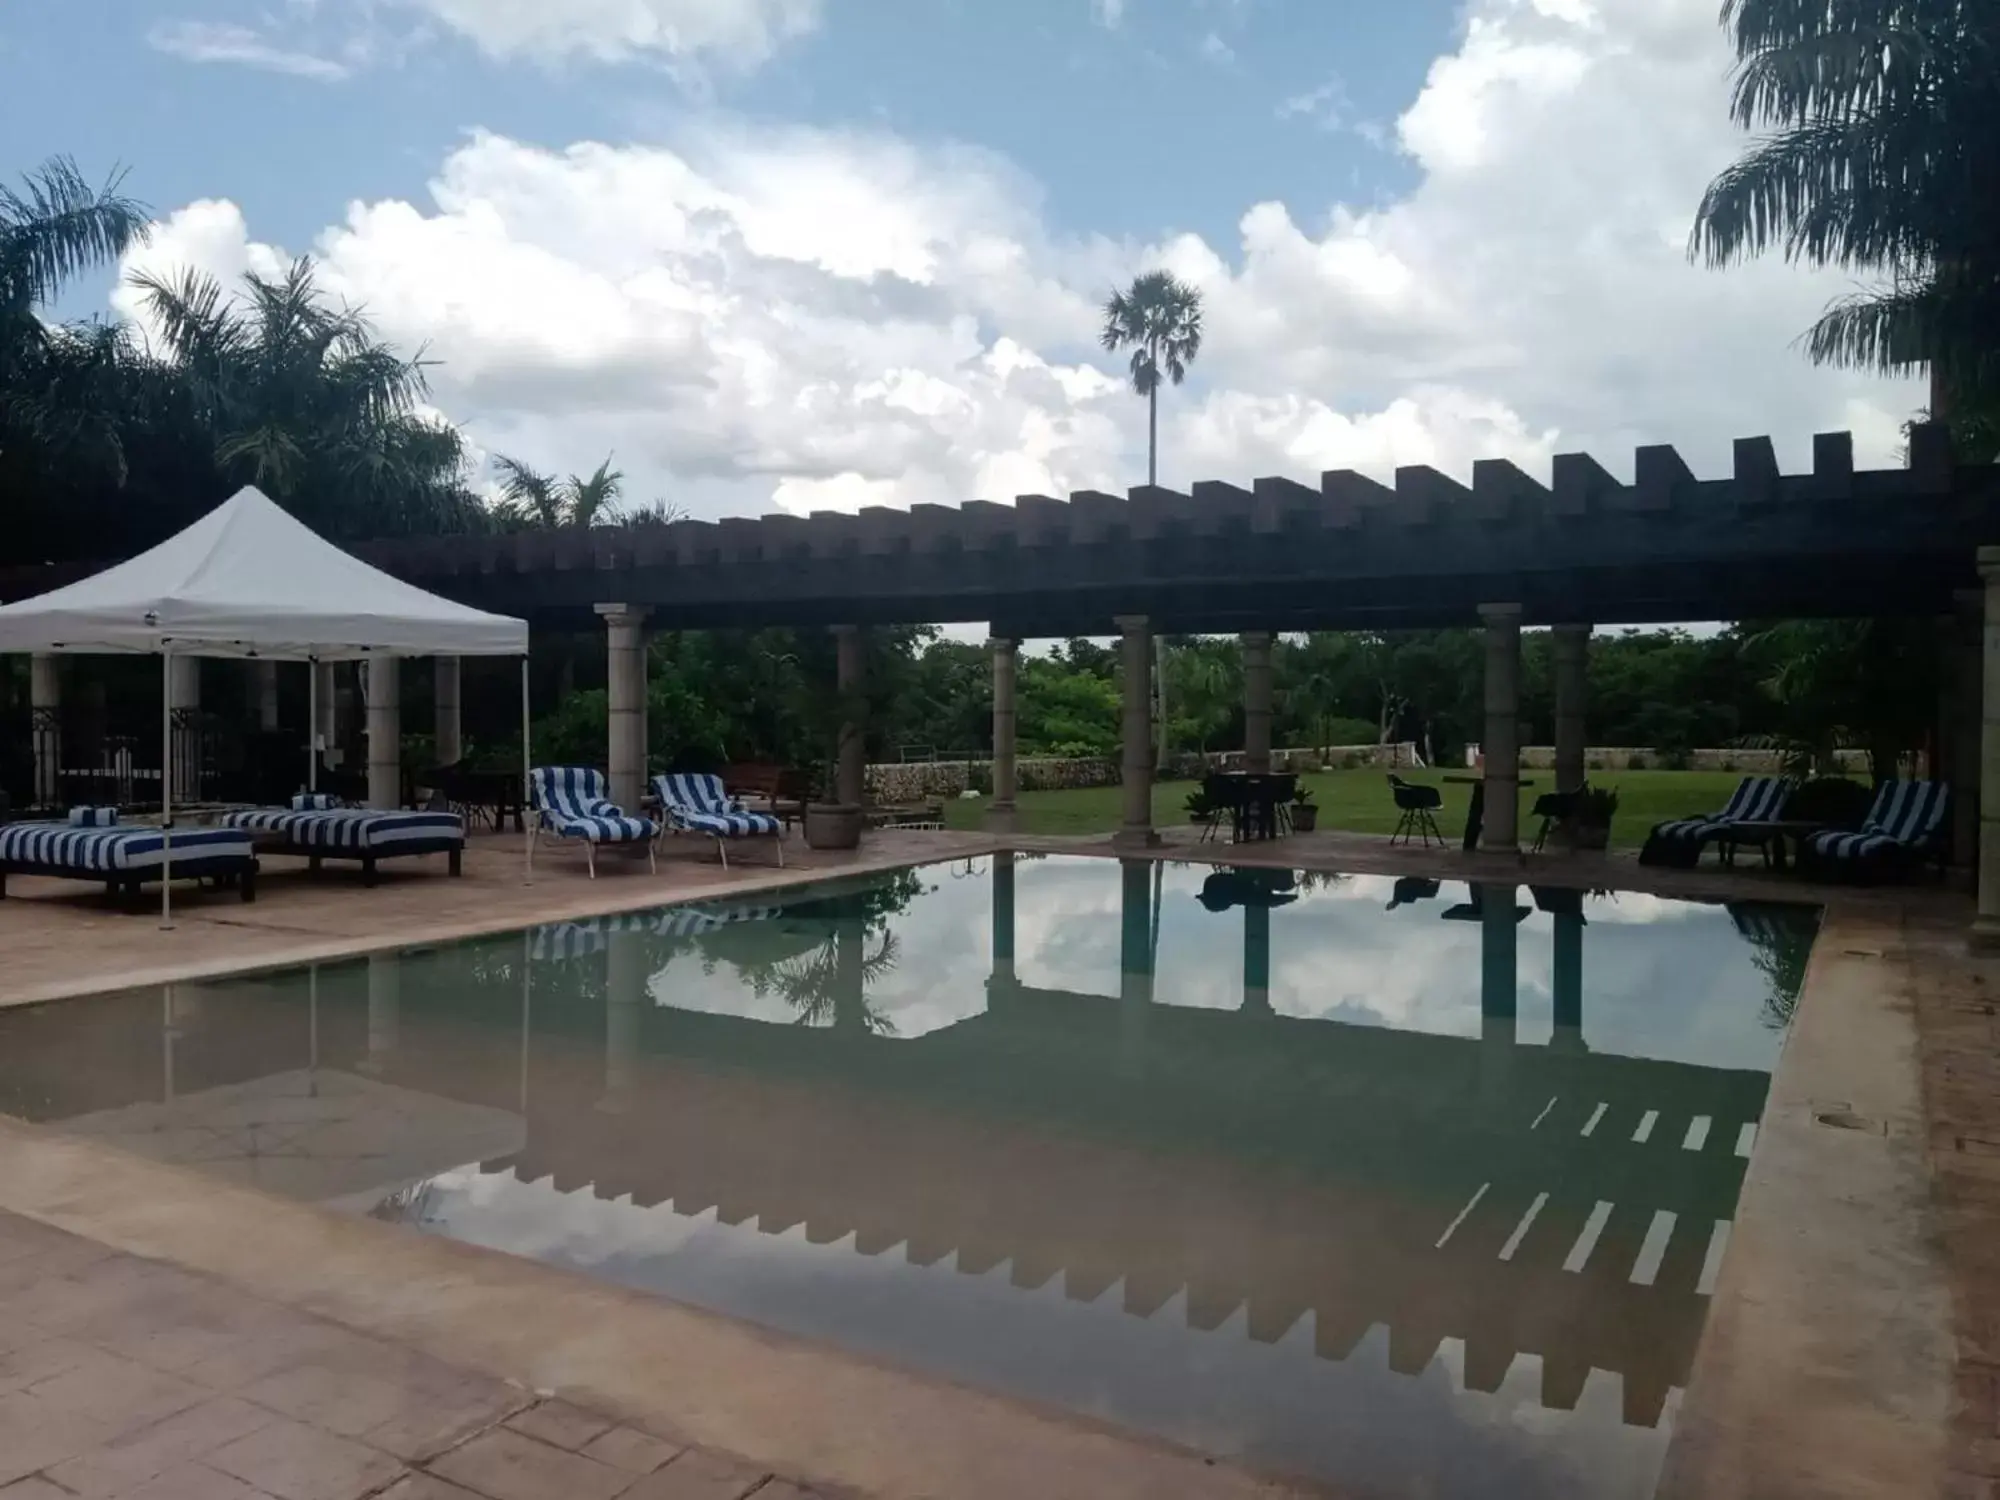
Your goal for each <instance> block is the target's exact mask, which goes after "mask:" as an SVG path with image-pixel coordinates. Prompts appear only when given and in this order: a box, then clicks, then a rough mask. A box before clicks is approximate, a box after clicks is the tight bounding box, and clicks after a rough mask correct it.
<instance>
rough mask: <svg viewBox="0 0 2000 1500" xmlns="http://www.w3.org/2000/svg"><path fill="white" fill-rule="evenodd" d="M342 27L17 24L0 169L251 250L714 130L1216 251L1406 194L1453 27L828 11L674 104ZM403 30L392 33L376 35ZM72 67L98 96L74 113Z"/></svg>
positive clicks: (91, 6)
mask: <svg viewBox="0 0 2000 1500" xmlns="http://www.w3.org/2000/svg"><path fill="white" fill-rule="evenodd" d="M336 10H337V0H322V3H321V4H320V5H318V6H316V7H311V8H307V7H296V6H291V7H288V6H287V5H285V4H284V3H282V0H280V3H276V4H274V3H269V0H266V3H258V0H64V3H62V4H51V5H34V6H18V7H14V8H10V9H9V11H8V12H7V13H6V14H5V15H4V16H0V88H4V91H5V93H6V94H7V95H8V96H9V97H10V99H12V100H13V101H14V103H13V106H12V107H10V108H9V109H8V110H7V112H6V118H5V120H4V122H0V160H4V162H5V163H6V164H8V165H9V166H11V167H12V168H13V169H15V170H19V169H21V168H23V167H25V166H27V165H30V164H32V163H34V162H37V161H40V160H42V159H43V158H45V157H48V156H51V155H54V154H56V153H65V154H68V155H70V156H73V157H75V158H76V159H77V160H78V161H79V163H80V164H82V165H83V166H84V167H85V168H86V170H87V171H88V172H90V173H91V174H92V175H99V174H102V173H105V172H108V171H109V170H110V168H111V167H112V165H113V164H123V165H124V166H125V167H126V168H127V169H128V170H129V172H130V176H129V179H128V183H129V187H130V190H131V191H132V192H133V193H134V194H135V195H137V196H139V197H140V198H141V199H142V200H144V201H145V202H147V203H148V204H151V205H153V206H155V207H162V208H164V207H170V206H173V205H177V204H180V203H184V202H186V201H188V200H190V199H195V198H206V197H223V198H229V199H232V200H234V201H236V202H238V203H240V204H242V205H243V207H244V208H245V210H246V211H247V212H248V213H249V214H250V215H251V216H252V217H253V219H254V220H255V222H256V224H257V226H258V229H259V231H260V233H262V234H264V235H266V236H268V237H270V238H272V239H274V240H276V241H278V242H281V243H285V244H288V245H303V244H305V243H307V242H308V241H309V240H310V238H311V237H312V235H313V234H315V233H316V232H317V231H318V230H319V229H320V227H321V226H323V225H325V224H327V223H329V222H331V221H333V220H335V219H337V218H338V217H339V216H340V215H341V213H342V212H343V211H344V209H345V207H346V205H347V203H348V201H349V200H350V199H353V198H380V197H401V198H416V197H420V196H421V195H422V193H423V190H424V185H425V183H426V181H427V180H428V179H429V177H430V175H431V174H432V172H433V171H434V170H435V169H436V166H437V163H438V161H439V160H440V159H442V158H443V156H444V155H445V153H446V152H447V151H449V150H450V149H451V147H452V146H453V145H454V144H455V143H456V142H457V141H459V140H460V139H461V138H462V137H463V136H464V134H465V133H466V132H467V131H468V130H471V129H473V128H475V127H477V128H484V129H488V130H493V131H497V132H500V133H502V134H505V135H509V136H511V137H514V138H516V139H519V140H523V141H529V142H535V143H539V144H542V145H547V146H562V145H566V144H568V143H570V142H573V141H577V140H584V139H590V140H600V141H607V142H626V141H633V140H642V141H643V140H655V139H672V138H673V137H674V135H675V133H676V131H677V130H678V129H679V128H680V126H681V125H683V124H684V123H685V122H686V120H687V119H688V118H689V117H690V116H691V115H694V114H706V113H708V112H710V111H711V110H714V109H717V108H721V109H726V110H731V111H736V112H741V113H743V114H746V115H752V116H770V117H778V118H785V119H792V120H799V121H805V122H810V123H815V124H825V125H863V126H886V127H888V128H891V129H894V130H897V131H899V132H903V133H907V134H910V135H913V136H917V137H922V138H939V137H951V138H956V139H959V140H963V141H967V142H971V143H976V144H978V145H981V146H985V147H988V148H991V149H993V150H996V151H999V152H1001V153H1003V154H1005V155H1007V156H1008V157H1010V158H1012V159H1013V160H1014V161H1015V162H1016V163H1018V164H1019V165H1020V166H1021V167H1022V168H1023V169H1024V170H1025V171H1026V172H1028V173H1029V174H1030V175H1031V176H1033V177H1034V178H1035V179H1036V180H1037V181H1038V182H1039V183H1040V184H1041V187H1042V189H1043V192H1044V193H1045V200H1044V201H1045V203H1046V207H1047V211H1048V215H1049V218H1050V220H1051V221H1052V223H1053V224H1055V225H1057V226H1060V227H1066V228H1071V229H1074V230H1077V231H1102V232H1107V233H1112V234H1130V235H1134V236H1146V235H1151V234H1154V233H1157V232H1159V231H1162V230H1166V229H1190V230H1193V231H1195V232H1197V233H1200V234H1202V235H1204V236H1206V237H1211V238H1214V237H1219V238H1223V239H1227V238H1228V237H1230V236H1231V235H1232V234H1233V232H1234V226H1235V222H1236V220H1237V218H1238V217H1239V216H1240V215H1241V213H1242V211H1243V208H1244V205H1245V204H1246V202H1251V201H1256V200H1260V199H1265V198H1277V199H1283V200H1286V201H1288V202H1291V203H1293V204H1295V205H1297V206H1298V208H1299V209H1301V210H1302V211H1303V213H1304V214H1305V215H1306V216H1307V217H1310V216H1312V215H1315V214H1317V213H1319V212H1321V211H1322V210H1323V209H1324V207H1325V205H1326V204H1327V202H1328V201H1329V200H1330V198H1331V197H1332V196H1333V195H1334V194H1335V193H1343V194H1345V195H1347V196H1349V197H1350V198H1353V199H1356V200H1362V201H1365V200H1370V199H1373V198H1376V197H1379V196H1381V195H1382V194H1385V193H1390V192H1394V191H1398V190H1400V189H1403V188H1405V187H1407V186H1408V184H1409V183H1410V181H1411V180H1412V179H1413V176H1414V173H1413V171H1412V169H1411V166H1410V164H1409V163H1408V161H1407V160H1405V159H1403V158H1401V157H1399V156H1397V155H1396V154H1395V153H1393V152H1392V151H1389V150H1387V149H1384V148H1383V147H1382V146H1381V145H1376V144H1370V141H1369V139H1368V138H1367V137H1368V136H1375V135H1377V132H1379V131H1381V130H1384V129H1386V128H1387V127H1388V125H1389V123H1390V122H1391V121H1393V119H1394V117H1395V115H1396V114H1397V112H1398V111H1399V110H1400V109H1401V107H1402V106H1403V105H1404V104H1405V103H1406V102H1407V101H1408V99H1409V98H1410V97H1411V96H1413V95H1414V94H1415V92H1416V90H1417V88H1418V87H1419V86H1420V85H1421V83H1422V82H1423V77H1424V70H1425V69H1426V68H1427V67H1428V66H1429V64H1430V61H1431V59H1432V58H1433V57H1434V56H1436V55H1437V53H1438V52H1440V51H1441V50H1442V49H1443V48H1444V47H1445V45H1446V43H1447V42H1448V41H1449V40H1450V37H1451V34H1452V31H1453V28H1454V25H1455V15H1454V10H1455V7H1454V6H1453V5H1451V4H1448V3H1445V0H1398V3H1396V4H1393V5H1383V4H1380V3H1374V4H1370V3H1366V0H1126V3H1125V5H1124V6H1122V7H1119V8H1118V12H1117V20H1116V22H1115V24H1107V20H1106V16H1105V12H1104V11H1103V10H1102V9H1101V8H1100V7H1098V6H1096V5H1094V4H1092V3H1091V0H1010V3H1008V4H1004V5H1003V4H992V3H981V0H828V5H827V12H826V17H827V24H825V25H823V26H821V27H819V28H818V29H816V30H815V31H814V32H812V33H811V34H809V35H807V36H804V37H801V38H799V39H798V40H797V41H795V42H794V43H792V44H790V45H788V46H786V47H784V48H783V49H781V51H780V52H779V53H778V55H777V56H775V57H774V58H772V59H771V61H770V62H769V64H768V65H766V66H764V67H762V68H759V69H757V70H755V71H750V72H739V71H737V70H734V69H723V70H710V71H709V72H708V73H707V75H706V76H705V77H704V78H703V79H702V80H701V81H700V83H699V85H697V86H696V87H694V88H692V89H690V88H689V87H687V86H685V85H684V84H682V83H680V82H677V81H676V80H675V79H674V78H672V77H670V76H668V75H667V74H666V73H664V72H663V71H662V70H661V68H660V67H658V66H657V65H648V64H644V63H641V64H637V65H631V66H624V67H618V68H612V69H605V68H601V67H597V66H593V65H590V64H588V63H579V62H575V61H568V62H563V63H558V64H555V65H549V64H547V63H544V62H538V61H534V60H528V59H496V58H492V57H489V56H486V55H484V54H482V52H481V51H480V49H479V48H478V47H477V46H476V45H475V44H474V43H473V42H471V41H469V40H467V39H463V38H459V37H453V36H449V35H447V36H443V37H439V38H437V39H435V40H433V41H430V42H428V43H424V44H419V45H412V46H409V47H408V48H407V49H406V50H403V51H402V52H401V54H400V56H398V57H396V58H395V59H394V60H392V61H389V62H386V63H384V64H381V65H377V66H373V67H351V65H349V64H347V63H345V62H344V61H343V60H342V59H343V47H344V45H345V44H347V43H348V42H349V41H351V39H352V38H353V37H354V36H356V35H357V34H358V33H359V31H360V30H361V29H362V28H363V26H364V25H365V24H366V23H365V22H364V21H362V20H361V19H359V18H358V17H357V18H354V19H353V20H352V21H351V24H348V25H342V24H340V23H339V21H338V18H337V17H336V16H335V15H334V14H333V12H335V11H336ZM315 11H316V12H317V14H314V13H313V12H315ZM413 24H415V22H414V19H413V18H410V17H400V18H399V17H396V16H395V15H394V13H393V12H390V11H379V12H378V14H377V19H376V21H375V25H376V26H378V27H379V28H380V29H381V30H382V31H384V32H396V31H400V30H402V29H403V28H406V27H409V26H411V25H413ZM224 27H240V28H243V29H244V30H246V31H253V32H256V33H258V34H259V35H261V36H264V37H267V38H269V39H270V45H271V46H272V48H273V49H274V51H278V52H295V53H296V54H297V57H298V58H299V59H306V58H317V59H319V60H321V61H323V62H325V63H327V64H328V65H329V66H328V75H329V76H327V77H325V78H320V77H315V76H312V75H310V74H305V75H301V74H300V73H298V72H287V71H281V70H280V69H279V68H278V67H273V66H264V67H259V66H252V65H246V64H243V63H229V62H223V61H209V62H196V61H190V60H189V59H188V57H187V56H186V55H185V54H184V53H183V54H182V55H176V54H175V53H174V52H171V51H168V50H164V49H165V48H167V47H170V46H173V45H174V42H173V41H172V40H171V39H172V38H174V37H176V36H177V35H182V34H191V35H202V34H203V32H202V31H201V28H215V29H218V30H219V29H220V28H224ZM208 39H209V41H210V42H211V43H213V42H214V40H215V39H214V36H213V35H210V36H209V37H208ZM83 51H87V52H88V54H89V56H90V66H91V73H92V76H91V80H90V85H89V88H88V90H87V91H81V92H80V91H79V90H78V88H77V86H76V75H75V68H76V59H77V57H78V55H79V53H80V52H83ZM296 66H298V67H301V68H304V67H307V66H309V64H308V63H306V62H305V61H302V60H301V61H298V62H297V63H296ZM335 67H339V68H342V69H349V68H350V67H351V71H347V72H346V76H343V77H337V78H336V77H333V76H331V73H332V69H333V68H335ZM106 101H109V102H108V103H107V102H106ZM1358 132H1363V133H1358ZM1378 139H1379V137H1378Z"/></svg>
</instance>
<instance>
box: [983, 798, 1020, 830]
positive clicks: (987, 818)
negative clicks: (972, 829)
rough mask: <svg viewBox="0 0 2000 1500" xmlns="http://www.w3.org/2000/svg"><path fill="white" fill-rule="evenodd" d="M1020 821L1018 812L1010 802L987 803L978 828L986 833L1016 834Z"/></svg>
mask: <svg viewBox="0 0 2000 1500" xmlns="http://www.w3.org/2000/svg"><path fill="white" fill-rule="evenodd" d="M1020 821H1021V817H1020V812H1019V810H1018V809H1017V808H1016V807H1015V805H1014V804H1013V803H1012V802H989V803H987V804H986V812H985V815H984V816H983V817H982V818H981V819H980V826H982V827H983V828H985V830H986V831H987V832H988V833H1018V832H1019V831H1020Z"/></svg>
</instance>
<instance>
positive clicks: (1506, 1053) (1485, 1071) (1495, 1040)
mask: <svg viewBox="0 0 2000 1500" xmlns="http://www.w3.org/2000/svg"><path fill="white" fill-rule="evenodd" d="M1488 806H1489V807H1490V806H1491V803H1490V802H1489V803H1488ZM1514 889H1515V888H1514V887H1513V886H1511V885H1477V886H1474V887H1472V893H1473V896H1474V898H1475V899H1476V900H1477V902H1478V904H1479V1018H1480V1021H1479V1036H1480V1043H1481V1045H1480V1048H1479V1093H1480V1098H1481V1100H1482V1102H1483V1103H1485V1104H1487V1105H1488V1106H1492V1105H1495V1104H1498V1103H1499V1102H1500V1100H1501V1099H1503V1098H1504V1097H1505V1096H1506V1092H1507V1087H1508V1082H1509V1080H1510V1079H1511V1078H1512V1076H1513V1071H1514V1042H1515V1038H1516V1034H1517V1033H1516V1026H1515V1016H1516V1011H1517V1009H1518V997H1519V993H1520V984H1519V980H1518V978H1517V977H1516V975H1517V970H1518V967H1519V944H1520V932H1519V929H1518V927H1517V925H1516V924H1517V922H1518V917H1517V914H1516V913H1515V911H1514Z"/></svg>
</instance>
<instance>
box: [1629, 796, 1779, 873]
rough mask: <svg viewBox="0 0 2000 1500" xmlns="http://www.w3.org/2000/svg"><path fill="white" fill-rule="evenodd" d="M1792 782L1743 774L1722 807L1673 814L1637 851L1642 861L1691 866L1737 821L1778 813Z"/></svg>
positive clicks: (1764, 819)
mask: <svg viewBox="0 0 2000 1500" xmlns="http://www.w3.org/2000/svg"><path fill="white" fill-rule="evenodd" d="M1794 785H1795V783H1794V782H1793V781H1792V780H1791V779H1790V778H1789V777H1785V776H1745V777H1744V778H1743V779H1742V780H1741V781H1740V782H1738V783H1737V784H1736V790H1735V791H1734V792H1732V793H1731V794H1730V797H1729V801H1728V802H1727V803H1726V804H1724V806H1723V808H1722V811H1720V812H1716V813H1707V814H1704V815H1703V816H1701V817H1698V818H1676V819H1674V820H1673V821H1672V822H1669V823H1660V824H1657V825H1655V826H1654V828H1653V831H1652V832H1651V833H1649V834H1647V835H1646V843H1645V847H1644V848H1642V849H1641V850H1640V851H1639V863H1640V864H1642V865H1674V866H1679V867H1682V868H1690V867H1692V866H1694V865H1696V864H1698V863H1700V861H1701V851H1702V850H1703V849H1706V848H1707V847H1708V846H1709V845H1710V844H1712V843H1714V842H1716V841H1717V840H1718V839H1720V838H1722V837H1723V836H1724V835H1725V834H1727V833H1728V832H1729V830H1730V828H1731V827H1732V826H1733V825H1735V824H1738V823H1767V822H1770V821H1772V820H1773V819H1775V818H1778V817H1779V816H1781V815H1782V814H1783V812H1784V810H1785V800H1786V798H1788V797H1790V796H1791V794H1792V790H1793V787H1794Z"/></svg>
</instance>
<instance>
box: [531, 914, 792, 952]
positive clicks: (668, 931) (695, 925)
mask: <svg viewBox="0 0 2000 1500" xmlns="http://www.w3.org/2000/svg"><path fill="white" fill-rule="evenodd" d="M782 911H783V908H782V907H777V906H725V907H709V906H669V907H666V908H664V909H662V910H659V911H635V912H624V913H622V914H620V915H617V916H609V917H588V918H585V919H583V920H581V921H576V922H551V923H548V924H547V925H545V926H541V927H537V928H536V929H535V930H534V935H533V937H532V938H531V939H530V940H529V948H528V953H529V956H530V957H531V958H536V959H549V958H575V957H578V956H580V955H582V954H586V953H596V952H598V951H599V950H600V949H602V948H603V947H604V946H605V945H606V943H608V942H609V941H610V939H611V935H612V934H613V933H615V932H637V933H643V934H645V935H647V936H649V937H664V938H691V937H699V936H700V935H701V934H703V933H705V932H713V931H715V929H716V928H718V927H726V926H728V925H729V924H730V923H731V922H759V921H764V920H767V919H768V918H771V917H775V916H778V915H780V914H781V913H782Z"/></svg>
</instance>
